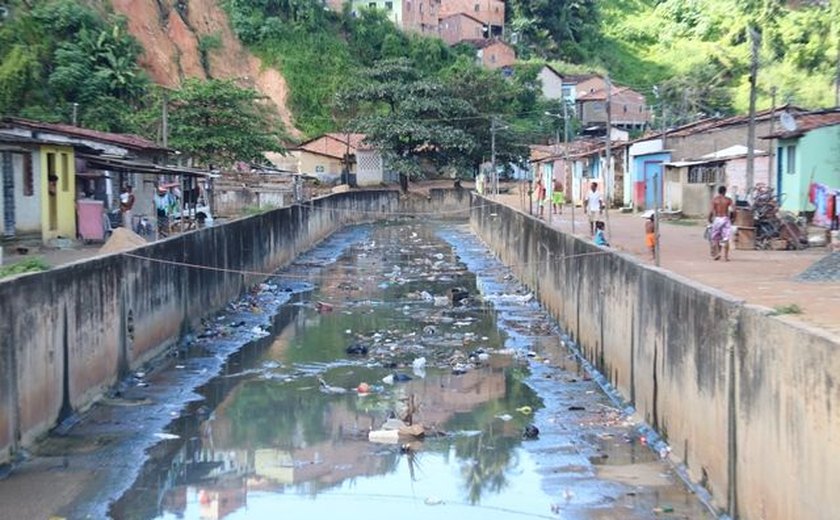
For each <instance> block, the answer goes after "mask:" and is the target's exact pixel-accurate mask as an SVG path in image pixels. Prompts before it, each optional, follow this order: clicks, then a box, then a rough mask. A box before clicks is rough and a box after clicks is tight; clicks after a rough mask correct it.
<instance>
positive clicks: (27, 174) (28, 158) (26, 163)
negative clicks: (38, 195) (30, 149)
mask: <svg viewBox="0 0 840 520" xmlns="http://www.w3.org/2000/svg"><path fill="white" fill-rule="evenodd" d="M33 195H35V176H34V174H33V172H32V154H31V153H25V154H23V196H24V197H32V196H33Z"/></svg>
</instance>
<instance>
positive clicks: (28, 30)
mask: <svg viewBox="0 0 840 520" xmlns="http://www.w3.org/2000/svg"><path fill="white" fill-rule="evenodd" d="M29 4H32V5H33V7H32V8H31V9H30V8H28V7H27V5H29ZM10 8H11V13H12V15H13V19H12V21H11V22H6V23H4V24H2V25H0V114H15V115H21V116H24V117H31V118H35V119H43V120H47V121H63V122H69V121H70V120H71V119H72V113H73V108H74V104H76V110H77V121H78V123H79V124H81V125H84V126H88V127H91V128H96V129H101V130H112V131H126V130H130V129H131V128H132V125H131V121H130V120H131V116H132V114H133V113H134V111H135V110H136V109H137V107H138V106H139V105H140V103H141V100H142V97H143V95H144V93H145V91H146V88H147V86H148V80H147V78H146V76H145V74H144V73H143V71H142V70H141V69H140V68H139V66H138V65H137V58H138V57H139V55H140V50H141V49H140V46H139V45H138V44H137V43H136V42H135V41H134V39H132V38H131V37H130V36H128V35H127V34H126V31H125V28H124V23H123V20H121V19H119V18H116V17H106V18H103V17H101V16H100V15H99V13H97V12H96V11H93V10H92V9H90V8H87V7H85V6H83V5H79V4H78V3H77V2H73V1H71V0H56V1H50V2H11V5H10Z"/></svg>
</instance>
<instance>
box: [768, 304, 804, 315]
mask: <svg viewBox="0 0 840 520" xmlns="http://www.w3.org/2000/svg"><path fill="white" fill-rule="evenodd" d="M783 314H802V307H800V306H799V305H797V304H795V303H791V304H788V305H777V306H775V307H773V312H771V313H770V315H771V316H779V315H783Z"/></svg>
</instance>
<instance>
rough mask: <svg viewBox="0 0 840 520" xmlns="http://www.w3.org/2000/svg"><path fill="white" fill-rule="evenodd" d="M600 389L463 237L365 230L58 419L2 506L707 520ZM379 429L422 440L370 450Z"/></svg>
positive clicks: (499, 269)
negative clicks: (413, 428)
mask: <svg viewBox="0 0 840 520" xmlns="http://www.w3.org/2000/svg"><path fill="white" fill-rule="evenodd" d="M593 376H594V377H593ZM597 380H598V376H597V374H589V373H587V372H586V371H585V370H584V368H583V367H582V366H581V364H580V362H579V361H578V359H577V357H576V356H575V355H574V352H573V351H571V350H570V349H569V348H567V346H566V344H565V340H564V336H563V334H562V333H561V331H559V330H558V329H557V327H556V324H555V323H554V322H553V320H551V319H550V317H549V316H548V315H547V314H546V313H545V312H544V311H543V310H542V309H541V308H540V306H539V305H538V304H537V303H536V301H535V299H534V297H533V295H532V294H530V293H529V292H528V290H527V289H526V288H525V287H524V286H523V285H521V284H520V283H519V282H518V281H517V280H515V279H514V278H513V276H512V275H511V274H510V271H509V269H508V268H506V267H505V266H504V265H502V264H501V263H500V262H499V261H498V260H496V259H495V258H494V257H493V256H492V255H491V254H490V253H489V252H488V250H487V249H486V248H485V247H484V246H483V245H482V244H481V243H480V242H479V241H478V239H477V238H476V237H475V236H474V235H472V234H471V233H470V232H469V228H468V226H466V225H463V224H441V223H422V222H391V223H386V224H380V225H368V226H357V227H353V228H348V229H346V230H344V231H342V232H340V233H337V234H336V235H334V236H333V237H331V238H330V239H329V240H327V241H326V242H325V243H323V244H322V245H321V246H319V247H318V248H316V249H315V250H313V251H311V252H310V253H307V254H306V255H303V256H302V257H301V258H299V259H298V260H297V261H296V262H295V263H294V264H293V265H292V266H290V267H289V268H288V269H286V270H284V271H282V272H281V273H280V274H279V275H278V276H277V277H276V278H272V279H270V280H268V281H267V282H266V283H264V284H261V285H260V286H258V287H255V288H254V290H253V291H252V292H251V293H250V294H248V295H247V296H245V297H244V298H243V299H242V300H240V301H237V302H234V303H232V304H231V305H229V306H228V308H227V309H226V310H225V311H224V312H222V313H220V314H218V315H216V316H214V317H212V318H208V319H207V320H205V322H204V323H203V326H202V328H201V329H200V330H197V331H196V332H195V334H194V335H192V336H190V337H188V338H186V339H185V341H184V343H183V344H182V345H181V346H180V348H178V349H176V350H174V351H173V353H172V355H171V356H170V357H169V358H168V359H167V360H165V361H164V362H161V363H159V364H158V365H157V366H156V367H149V369H148V370H144V371H140V372H139V373H135V374H134V375H133V376H132V377H131V378H129V379H127V380H126V381H124V382H123V383H122V384H121V385H120V386H119V387H118V388H117V389H116V390H115V391H114V392H112V393H111V394H110V395H109V396H108V397H107V398H106V399H105V400H104V401H103V402H102V403H100V404H99V405H97V406H95V407H94V408H93V409H91V410H90V411H89V412H87V413H86V414H84V415H82V416H81V417H79V418H78V421H76V422H73V423H72V424H67V425H63V426H62V427H61V428H59V430H58V431H57V432H56V434H55V435H52V436H51V437H50V438H49V439H47V440H46V441H45V442H44V443H41V444H40V445H39V447H37V448H36V449H35V450H34V454H33V456H32V458H31V460H29V461H27V462H24V463H23V464H22V465H21V466H20V467H21V470H22V471H17V472H15V473H13V474H12V476H11V477H9V478H8V479H6V480H5V481H0V497H3V499H4V502H5V500H6V496H7V495H8V490H9V489H12V488H9V486H14V485H20V484H21V480H20V478H21V475H23V476H26V475H29V477H33V475H38V474H39V469H38V468H41V470H40V473H43V474H44V475H45V476H49V477H50V478H53V479H54V478H56V476H57V475H61V474H64V475H65V476H66V478H68V479H69V478H73V477H74V476H75V477H77V478H79V479H81V481H82V482H83V484H80V486H81V487H82V488H83V489H81V491H79V492H78V493H76V494H75V496H74V498H73V499H72V500H71V501H69V502H68V503H67V504H64V505H62V506H61V507H59V508H58V509H57V510H56V511H55V512H54V513H55V514H56V515H57V516H61V517H66V518H100V517H102V516H105V515H107V516H110V517H113V518H132V519H135V518H136V519H175V518H186V519H211V518H214V519H215V518H229V519H239V518H275V517H278V516H281V515H282V516H284V517H290V518H305V517H307V516H308V517H311V518H333V517H334V518H341V519H348V520H349V519H374V518H383V517H385V516H387V517H391V518H397V519H407V520H408V519H414V518H418V519H419V518H423V519H427V518H429V517H430V516H434V515H442V516H443V517H445V518H456V517H457V518H461V519H464V520H467V519H472V518H475V519H478V518H494V519H495V518H498V519H505V518H528V517H531V518H581V519H584V518H585V519H610V518H615V519H642V518H692V519H694V518H712V515H711V514H709V513H708V512H707V510H706V509H705V508H704V506H703V505H702V504H701V502H700V501H699V500H698V499H697V497H696V496H695V495H694V494H692V493H691V492H690V491H689V490H688V489H687V488H686V487H685V486H684V485H683V483H682V482H681V481H680V480H679V478H678V477H677V476H676V475H675V473H674V472H673V470H672V469H671V468H670V467H669V466H668V465H667V464H666V463H665V462H664V461H662V460H661V459H660V455H659V454H658V453H655V452H654V450H652V449H651V448H650V446H648V444H649V443H648V440H647V439H646V434H645V432H646V430H645V429H644V428H641V427H640V425H637V424H636V423H635V422H634V421H633V420H632V419H631V418H630V417H628V416H626V415H625V413H624V412H623V411H622V410H620V409H619V408H618V407H617V405H616V403H614V402H613V401H611V399H610V398H609V397H608V395H607V394H606V393H605V392H604V391H603V390H602V389H601V388H600V387H599V386H598V384H597ZM389 418H392V419H393V418H398V419H405V420H408V421H411V422H413V423H414V424H416V425H418V424H419V425H422V426H423V427H424V429H425V436H424V437H422V438H412V437H405V436H404V437H401V438H399V439H398V440H397V439H391V438H390V437H391V435H385V436H386V437H388V438H389V439H388V442H372V441H371V440H370V439H371V437H370V432H371V431H372V430H374V431H376V430H379V429H380V428H382V427H383V424H385V423H386V421H388V419H389ZM533 427H536V428H537V429H538V430H539V435H538V436H536V438H531V437H533V435H526V434H525V432H526V431H528V432H529V433H532V432H533ZM392 440H393V441H394V442H391V441H392ZM27 468H28V471H27ZM44 468H47V469H46V470H44ZM47 473H49V474H50V475H46V474H47ZM15 483H16V484H15ZM4 487H5V488H6V493H4ZM4 506H5V503H4ZM4 509H5V508H4ZM0 518H6V517H5V516H4V513H2V512H0ZM8 518H12V517H8Z"/></svg>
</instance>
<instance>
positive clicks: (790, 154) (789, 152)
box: [785, 144, 796, 175]
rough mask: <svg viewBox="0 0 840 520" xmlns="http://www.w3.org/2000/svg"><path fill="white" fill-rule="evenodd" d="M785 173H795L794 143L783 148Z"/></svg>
mask: <svg viewBox="0 0 840 520" xmlns="http://www.w3.org/2000/svg"><path fill="white" fill-rule="evenodd" d="M785 173H787V174H790V175H793V174H794V173H796V145H795V144H789V145H788V146H787V149H786V150H785Z"/></svg>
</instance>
